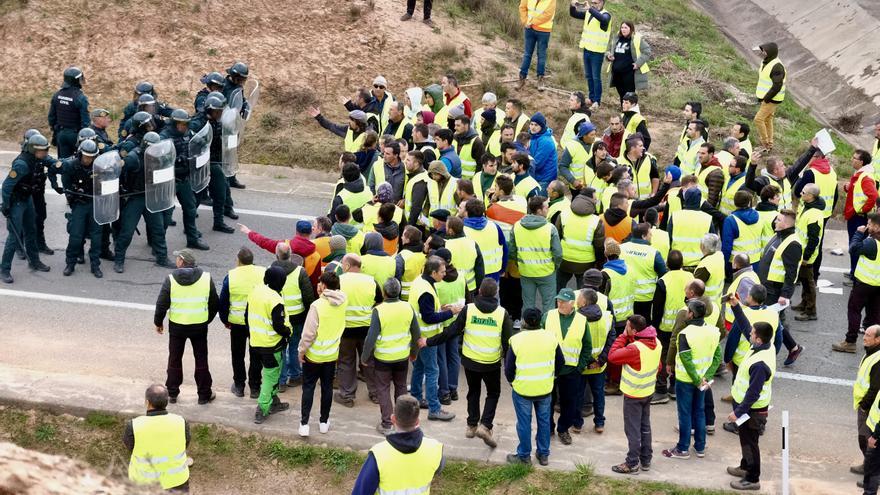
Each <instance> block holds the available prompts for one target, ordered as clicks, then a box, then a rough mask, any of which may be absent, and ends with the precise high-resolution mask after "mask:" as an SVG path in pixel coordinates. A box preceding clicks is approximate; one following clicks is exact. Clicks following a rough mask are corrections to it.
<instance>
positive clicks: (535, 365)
mask: <svg viewBox="0 0 880 495" xmlns="http://www.w3.org/2000/svg"><path fill="white" fill-rule="evenodd" d="M558 345H559V344H558V343H557V341H556V337H555V336H554V335H553V333H551V332H550V331H548V330H543V329H539V330H526V331H521V332H519V333H517V334H516V335H514V336H512V337H510V349H511V350H512V351H513V353H514V354H515V355H516V377H515V378H514V380H513V384H512V386H513V390H514V392H516V393H517V394H519V395H522V396H525V397H538V396H541V395H546V394H549V393H550V392H551V391H552V390H553V374H554V371H555V365H556V348H557V347H558Z"/></svg>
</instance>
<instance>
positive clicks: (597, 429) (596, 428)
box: [593, 425, 605, 435]
mask: <svg viewBox="0 0 880 495" xmlns="http://www.w3.org/2000/svg"><path fill="white" fill-rule="evenodd" d="M593 431H595V432H596V433H598V434H600V435H601V434H602V433H604V432H605V426H603V425H596V426H594V427H593Z"/></svg>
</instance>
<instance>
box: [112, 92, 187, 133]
mask: <svg viewBox="0 0 880 495" xmlns="http://www.w3.org/2000/svg"><path fill="white" fill-rule="evenodd" d="M153 96H154V97H155V95H153ZM173 111H174V109H173V108H171V107H170V106H168V105H166V104H165V103H162V102H160V101H159V100H156V113H155V114H154V115H153V124H154V125H155V126H156V128H155V129H154V131H155V132H159V131H160V130H161V129H162V126H163V125H165V121H164V120H163V119H162V117H171V112H173ZM136 113H138V103H137V101H136V100H135V101H130V102H128V105H125V108H123V109H122V119H121V120H120V121H119V130H118V131H117V137H118V138H119V140H120V141H121V140H123V139H125V138H126V137H127V136H128V135H129V134H131V126H130V125H129V123H130V122H129V121H130V120H131V118H132V117H133V116H134V114H136Z"/></svg>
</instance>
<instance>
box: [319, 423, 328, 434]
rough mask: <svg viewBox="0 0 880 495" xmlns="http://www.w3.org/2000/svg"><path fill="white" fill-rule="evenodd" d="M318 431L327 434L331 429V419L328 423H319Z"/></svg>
mask: <svg viewBox="0 0 880 495" xmlns="http://www.w3.org/2000/svg"><path fill="white" fill-rule="evenodd" d="M318 431H319V432H320V433H321V434H322V435H326V434H327V432H328V431H330V420H329V419H328V420H327V422H326V423H318Z"/></svg>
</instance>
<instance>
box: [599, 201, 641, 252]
mask: <svg viewBox="0 0 880 495" xmlns="http://www.w3.org/2000/svg"><path fill="white" fill-rule="evenodd" d="M624 221H626V222H631V223H632V226H633V227H635V226H636V221H635V220H634V219H632V218H631V217H630V216H629V215H628V214H627V213H626V212H625V211H623V209H622V208H608V209H607V210H605V213H603V214H602V222H599V223H603V222H604V223H603V226H602V228H603V232H604V228H605V225H608V226H609V227H614V226H616V225H618V224H620V223H621V222H624ZM610 234H611V233H609V237H610V236H611V235H610ZM629 237H630V236H629V235H627V236H626V237H625V238H623V239H615V240H616V241H617V242H618V243H622V242H624V241H626V240H627V239H629Z"/></svg>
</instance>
